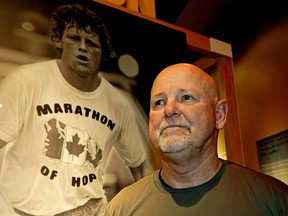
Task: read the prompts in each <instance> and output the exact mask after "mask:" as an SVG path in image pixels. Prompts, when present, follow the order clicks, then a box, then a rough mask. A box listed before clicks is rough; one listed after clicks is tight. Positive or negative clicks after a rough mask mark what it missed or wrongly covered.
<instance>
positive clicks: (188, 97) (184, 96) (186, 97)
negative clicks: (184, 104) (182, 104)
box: [181, 95, 195, 101]
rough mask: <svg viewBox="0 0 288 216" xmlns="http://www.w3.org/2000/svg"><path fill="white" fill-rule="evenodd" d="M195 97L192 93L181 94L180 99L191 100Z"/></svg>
mask: <svg viewBox="0 0 288 216" xmlns="http://www.w3.org/2000/svg"><path fill="white" fill-rule="evenodd" d="M193 100H195V98H194V97H193V96H192V95H183V96H182V97H181V101H193Z"/></svg>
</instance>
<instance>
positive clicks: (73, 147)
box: [66, 134, 85, 157]
mask: <svg viewBox="0 0 288 216" xmlns="http://www.w3.org/2000/svg"><path fill="white" fill-rule="evenodd" d="M79 140H80V138H79V136H78V134H76V135H74V136H73V137H72V142H67V144H66V149H67V150H68V152H69V154H71V155H75V156H77V157H79V155H80V154H81V153H83V152H84V148H85V146H84V145H81V144H79Z"/></svg>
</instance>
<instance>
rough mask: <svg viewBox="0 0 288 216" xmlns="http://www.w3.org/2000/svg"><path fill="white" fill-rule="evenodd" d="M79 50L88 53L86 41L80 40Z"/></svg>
mask: <svg viewBox="0 0 288 216" xmlns="http://www.w3.org/2000/svg"><path fill="white" fill-rule="evenodd" d="M79 50H82V51H87V45H86V41H85V40H84V39H82V40H80V45H79Z"/></svg>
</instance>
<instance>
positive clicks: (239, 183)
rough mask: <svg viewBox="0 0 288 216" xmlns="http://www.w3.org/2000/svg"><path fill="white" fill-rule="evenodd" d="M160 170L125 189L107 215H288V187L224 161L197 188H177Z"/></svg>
mask: <svg viewBox="0 0 288 216" xmlns="http://www.w3.org/2000/svg"><path fill="white" fill-rule="evenodd" d="M160 171H161V170H158V171H155V172H154V173H153V174H151V175H149V176H147V177H144V178H143V179H141V180H139V181H138V182H136V183H134V184H133V185H130V186H128V187H126V188H124V189H123V190H122V191H121V192H119V193H118V194H117V195H116V196H115V197H114V198H113V199H112V201H111V202H110V203H109V204H108V207H107V211H106V215H107V216H112V215H114V216H129V215H134V216H166V215H175V216H185V215H187V216H188V215H189V216H191V215H193V216H194V215H195V216H207V215H213V216H215V215H216V216H217V215H221V216H223V215H228V216H229V215H233V216H244V215H245V216H250V215H251V216H257V215H259V216H266V215H267V216H268V215H273V216H276V215H281V216H287V215H288V186H287V185H286V184H284V183H283V182H281V181H279V180H277V179H275V178H272V177H270V176H267V175H264V174H261V173H259V172H256V171H253V170H250V169H247V168H244V167H241V166H239V165H236V164H233V163H231V162H228V161H223V165H222V167H221V169H220V170H219V172H218V173H217V174H216V175H215V176H214V177H213V178H212V179H211V180H209V181H208V182H206V183H204V184H201V185H199V186H196V187H191V188H186V189H175V188H171V187H169V186H168V185H167V184H165V183H164V182H163V180H161V179H160V175H159V173H160Z"/></svg>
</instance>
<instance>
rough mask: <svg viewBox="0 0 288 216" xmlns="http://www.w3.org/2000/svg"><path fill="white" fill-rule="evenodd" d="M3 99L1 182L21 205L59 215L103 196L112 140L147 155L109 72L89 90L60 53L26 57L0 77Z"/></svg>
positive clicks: (133, 157)
mask: <svg viewBox="0 0 288 216" xmlns="http://www.w3.org/2000/svg"><path fill="white" fill-rule="evenodd" d="M0 103H1V104H2V108H1V109H0V139H2V140H4V141H6V142H7V143H8V145H7V148H6V152H5V154H4V160H3V166H2V168H1V176H0V187H1V190H2V191H3V192H4V193H5V195H6V196H7V197H8V199H9V200H10V202H11V203H12V204H13V206H14V207H15V208H17V209H19V210H21V211H24V212H27V213H30V214H34V215H53V214H56V213H59V212H63V211H67V210H69V209H73V208H76V207H77V206H80V205H83V204H84V203H86V202H87V201H88V200H89V199H91V198H105V195H104V190H103V183H102V179H101V176H102V173H103V168H104V166H105V163H106V160H107V157H108V154H109V152H110V151H111V148H112V146H115V148H116V149H117V150H118V152H119V154H120V155H121V157H122V158H123V159H124V161H125V162H126V164H127V165H128V166H131V167H137V166H139V165H140V164H141V163H142V162H143V161H144V160H145V151H144V150H143V148H142V147H143V145H145V144H143V143H141V142H142V140H141V136H140V135H139V130H138V126H137V123H136V121H135V118H134V117H133V110H132V109H131V108H130V107H129V103H125V98H124V97H123V95H122V94H121V93H120V92H119V91H118V90H117V89H116V88H114V87H113V86H112V85H111V84H110V83H108V82H107V81H106V80H105V79H103V78H101V84H100V85H99V87H98V88H97V89H96V90H95V91H94V92H89V93H86V92H81V91H79V90H77V89H76V88H74V87H72V86H71V85H69V84H68V83H67V82H66V80H65V79H64V78H63V77H62V75H61V72H60V71H59V68H58V66H57V63H56V60H51V61H46V62H40V63H35V64H30V65H24V66H21V67H19V68H18V69H17V70H16V71H14V72H12V73H11V74H9V76H8V77H7V78H6V79H5V80H4V81H3V82H2V83H1V86H0Z"/></svg>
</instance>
